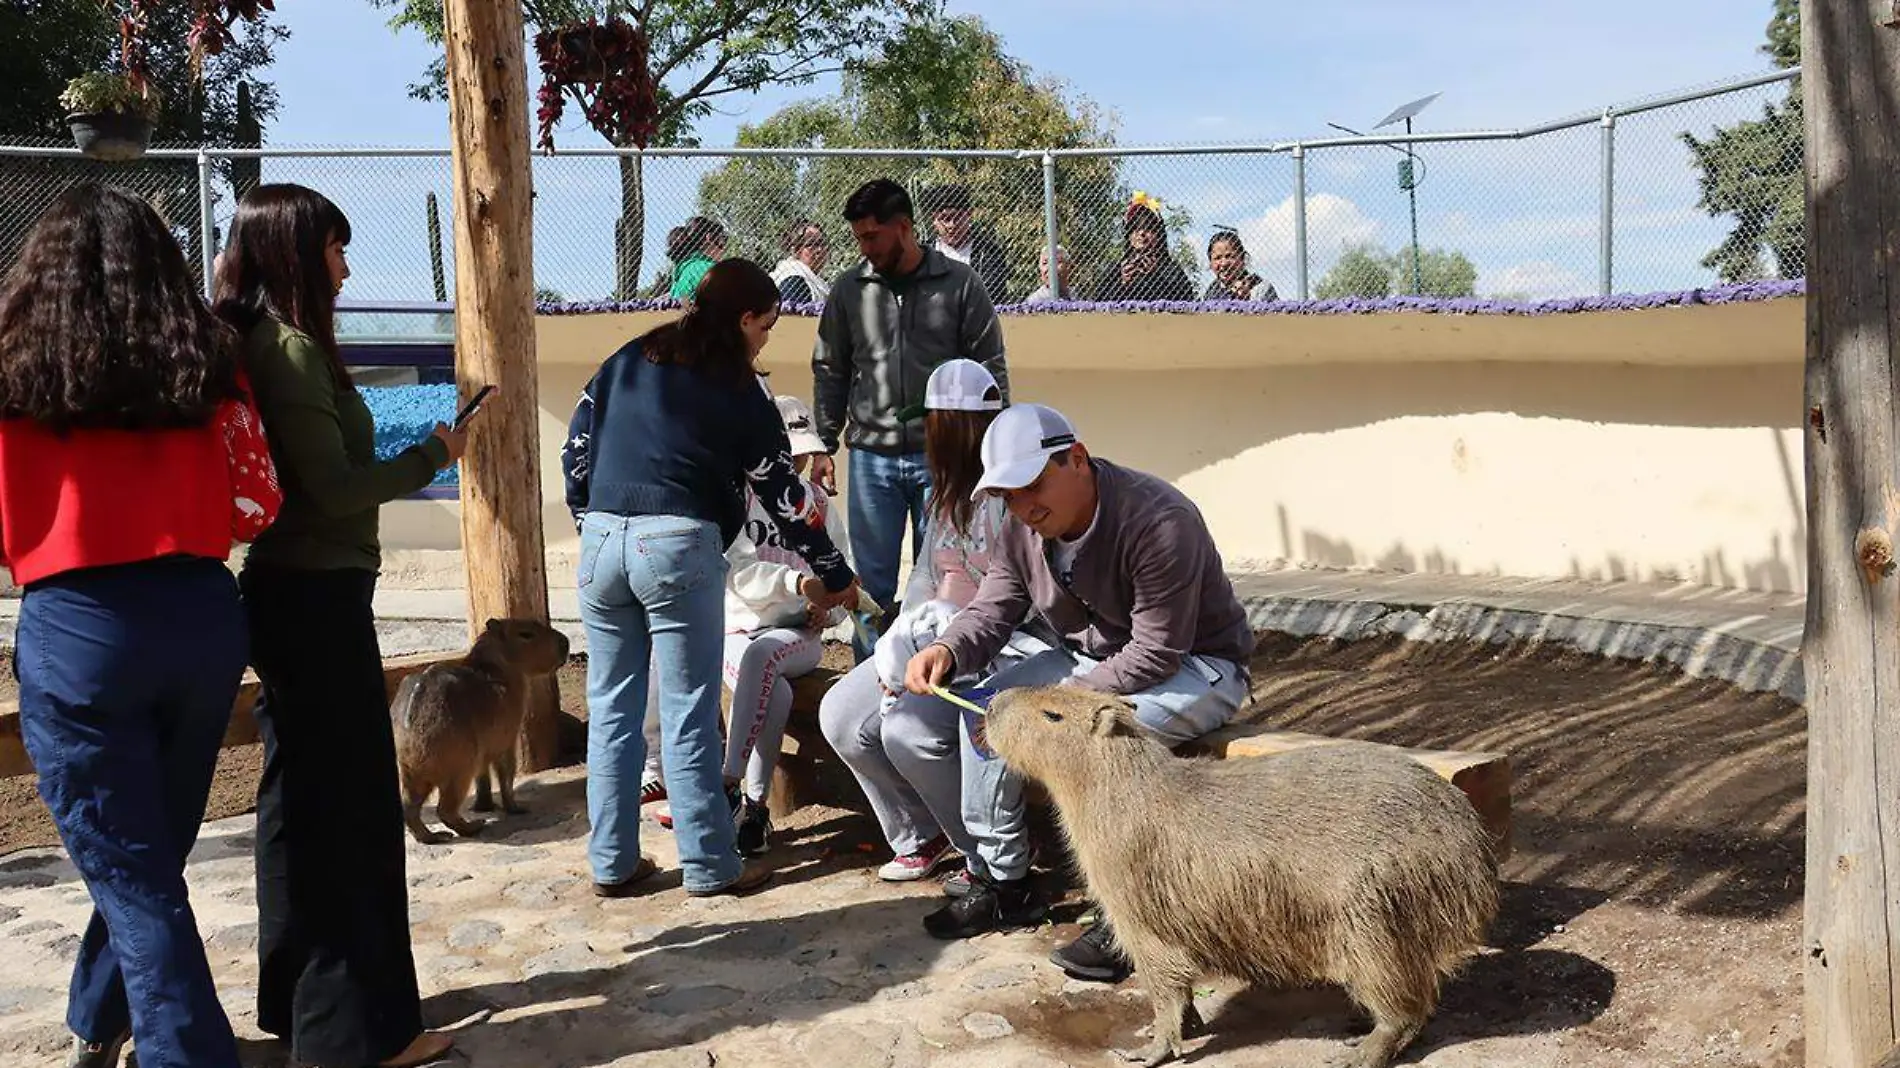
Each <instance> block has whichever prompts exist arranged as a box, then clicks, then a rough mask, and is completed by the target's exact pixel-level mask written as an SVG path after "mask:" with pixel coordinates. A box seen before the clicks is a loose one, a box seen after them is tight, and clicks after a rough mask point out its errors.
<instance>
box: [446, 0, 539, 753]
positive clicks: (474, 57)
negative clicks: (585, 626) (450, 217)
mask: <svg viewBox="0 0 1900 1068" xmlns="http://www.w3.org/2000/svg"><path fill="white" fill-rule="evenodd" d="M442 21H443V37H444V43H445V45H446V47H447V56H448V95H449V126H450V130H451V139H450V146H451V147H450V158H451V160H452V163H453V168H454V177H455V201H454V207H455V213H454V214H455V219H454V223H455V358H456V372H457V373H456V378H457V380H458V382H457V384H458V385H459V387H460V393H461V395H462V397H463V399H464V400H466V399H467V398H468V397H470V396H473V394H474V392H475V390H477V389H480V388H481V387H482V386H483V385H489V384H492V385H494V386H496V387H497V388H498V393H497V395H496V396H495V397H494V398H492V399H491V400H490V401H489V403H488V405H487V407H486V408H485V409H484V410H483V411H482V414H481V415H480V416H478V417H477V418H476V419H475V422H474V423H473V425H472V427H471V430H470V434H469V448H468V455H467V456H465V457H463V459H462V551H463V554H464V556H465V559H466V561H467V567H468V607H469V624H470V630H471V632H473V631H476V630H479V628H480V627H481V626H482V625H483V624H484V623H485V622H486V620H487V619H489V618H490V617H495V616H522V617H528V618H533V619H542V620H545V619H547V618H548V577H547V558H546V556H545V553H544V549H543V544H542V536H541V460H540V454H541V450H540V435H539V431H538V426H537V422H538V416H539V413H540V400H539V396H538V390H537V388H536V378H535V349H534V275H533V264H534V247H533V237H534V233H533V228H532V225H531V222H532V201H531V199H530V198H531V196H532V192H533V186H532V184H531V176H530V173H529V166H528V152H529V140H528V75H527V67H526V57H525V56H524V55H523V49H524V48H525V37H524V33H523V29H522V17H521V5H520V4H517V3H498V2H496V0H447V2H446V3H444V4H443V11H442ZM559 708H560V704H559V695H558V693H557V692H556V689H555V684H554V682H553V680H552V679H550V680H549V681H548V682H547V683H546V684H545V685H543V686H538V687H536V688H535V690H534V692H533V694H532V696H531V699H530V704H529V709H528V718H527V721H526V723H525V724H524V725H523V727H522V735H521V763H522V767H523V768H524V769H525V770H529V771H534V770H538V769H541V768H546V767H549V766H551V765H552V764H553V763H554V762H555V760H556V759H557V757H558V756H559V724H558V722H557V719H556V717H557V714H558V711H559Z"/></svg>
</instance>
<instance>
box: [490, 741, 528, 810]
mask: <svg viewBox="0 0 1900 1068" xmlns="http://www.w3.org/2000/svg"><path fill="white" fill-rule="evenodd" d="M494 766H495V782H496V784H497V785H498V786H500V787H501V810H502V811H503V812H506V813H508V814H509V815H510V816H525V815H527V813H528V807H527V806H526V805H523V804H521V803H520V802H517V801H516V800H515V750H514V747H513V746H509V747H508V748H507V749H504V750H502V752H501V753H500V754H498V755H497V756H496V757H495V765H494ZM483 778H484V779H486V776H484V777H483Z"/></svg>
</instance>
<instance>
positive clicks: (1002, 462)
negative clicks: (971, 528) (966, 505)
mask: <svg viewBox="0 0 1900 1068" xmlns="http://www.w3.org/2000/svg"><path fill="white" fill-rule="evenodd" d="M1077 440H1078V439H1077V438H1076V436H1075V427H1074V426H1072V425H1070V423H1069V421H1068V420H1067V419H1065V418H1064V417H1063V415H1062V413H1061V412H1058V411H1056V410H1055V409H1054V408H1050V407H1048V406H1046V405H1042V404H1012V405H1010V406H1009V407H1007V408H1005V409H1003V413H1002V414H1001V415H998V416H997V417H996V421H995V422H993V423H991V424H990V428H989V429H988V430H986V431H984V432H983V477H982V478H980V479H978V480H977V482H976V491H975V492H974V493H972V494H970V498H971V499H972V500H975V499H977V498H978V497H981V496H982V495H983V492H984V491H985V490H992V489H1021V488H1023V487H1024V486H1027V485H1029V484H1030V483H1031V482H1034V481H1036V479H1038V478H1040V477H1042V469H1043V468H1044V467H1045V466H1047V465H1048V463H1049V457H1051V456H1054V455H1055V454H1056V453H1059V452H1063V451H1065V450H1067V449H1068V448H1069V446H1071V445H1074V444H1075V443H1076V441H1077Z"/></svg>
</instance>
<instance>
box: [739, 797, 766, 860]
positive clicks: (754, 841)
mask: <svg viewBox="0 0 1900 1068" xmlns="http://www.w3.org/2000/svg"><path fill="white" fill-rule="evenodd" d="M737 829H738V834H739V855H740V856H742V857H756V856H758V855H760V854H761V853H764V852H765V849H766V844H767V842H766V840H767V839H768V838H769V837H771V834H772V814H771V812H769V811H767V809H766V807H765V805H764V804H763V803H762V802H759V801H754V800H752V799H751V798H749V797H748V798H745V799H744V800H742V801H740V802H739V812H738V814H737Z"/></svg>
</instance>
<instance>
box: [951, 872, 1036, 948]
mask: <svg viewBox="0 0 1900 1068" xmlns="http://www.w3.org/2000/svg"><path fill="white" fill-rule="evenodd" d="M1048 912H1049V903H1048V902H1047V901H1044V900H1043V897H1042V895H1041V894H1040V893H1038V892H1037V891H1036V889H1035V887H1033V886H1031V885H1030V884H1029V879H1028V878H1027V877H1025V878H1022V879H1012V880H1010V881H1008V882H999V881H994V880H990V879H985V878H982V877H981V876H972V877H971V880H970V892H969V893H967V894H965V895H963V896H962V897H959V898H953V899H951V901H950V903H949V904H948V905H945V906H944V907H942V908H940V909H938V910H937V911H935V912H933V913H931V914H930V915H928V916H925V917H924V930H925V931H927V932H929V933H930V936H931V937H932V938H942V939H952V938H972V937H974V936H976V935H980V934H987V933H988V932H990V931H998V930H1002V929H1005V928H1009V927H1033V926H1035V925H1036V924H1038V923H1041V922H1042V918H1043V917H1044V916H1045V915H1047V914H1048Z"/></svg>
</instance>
